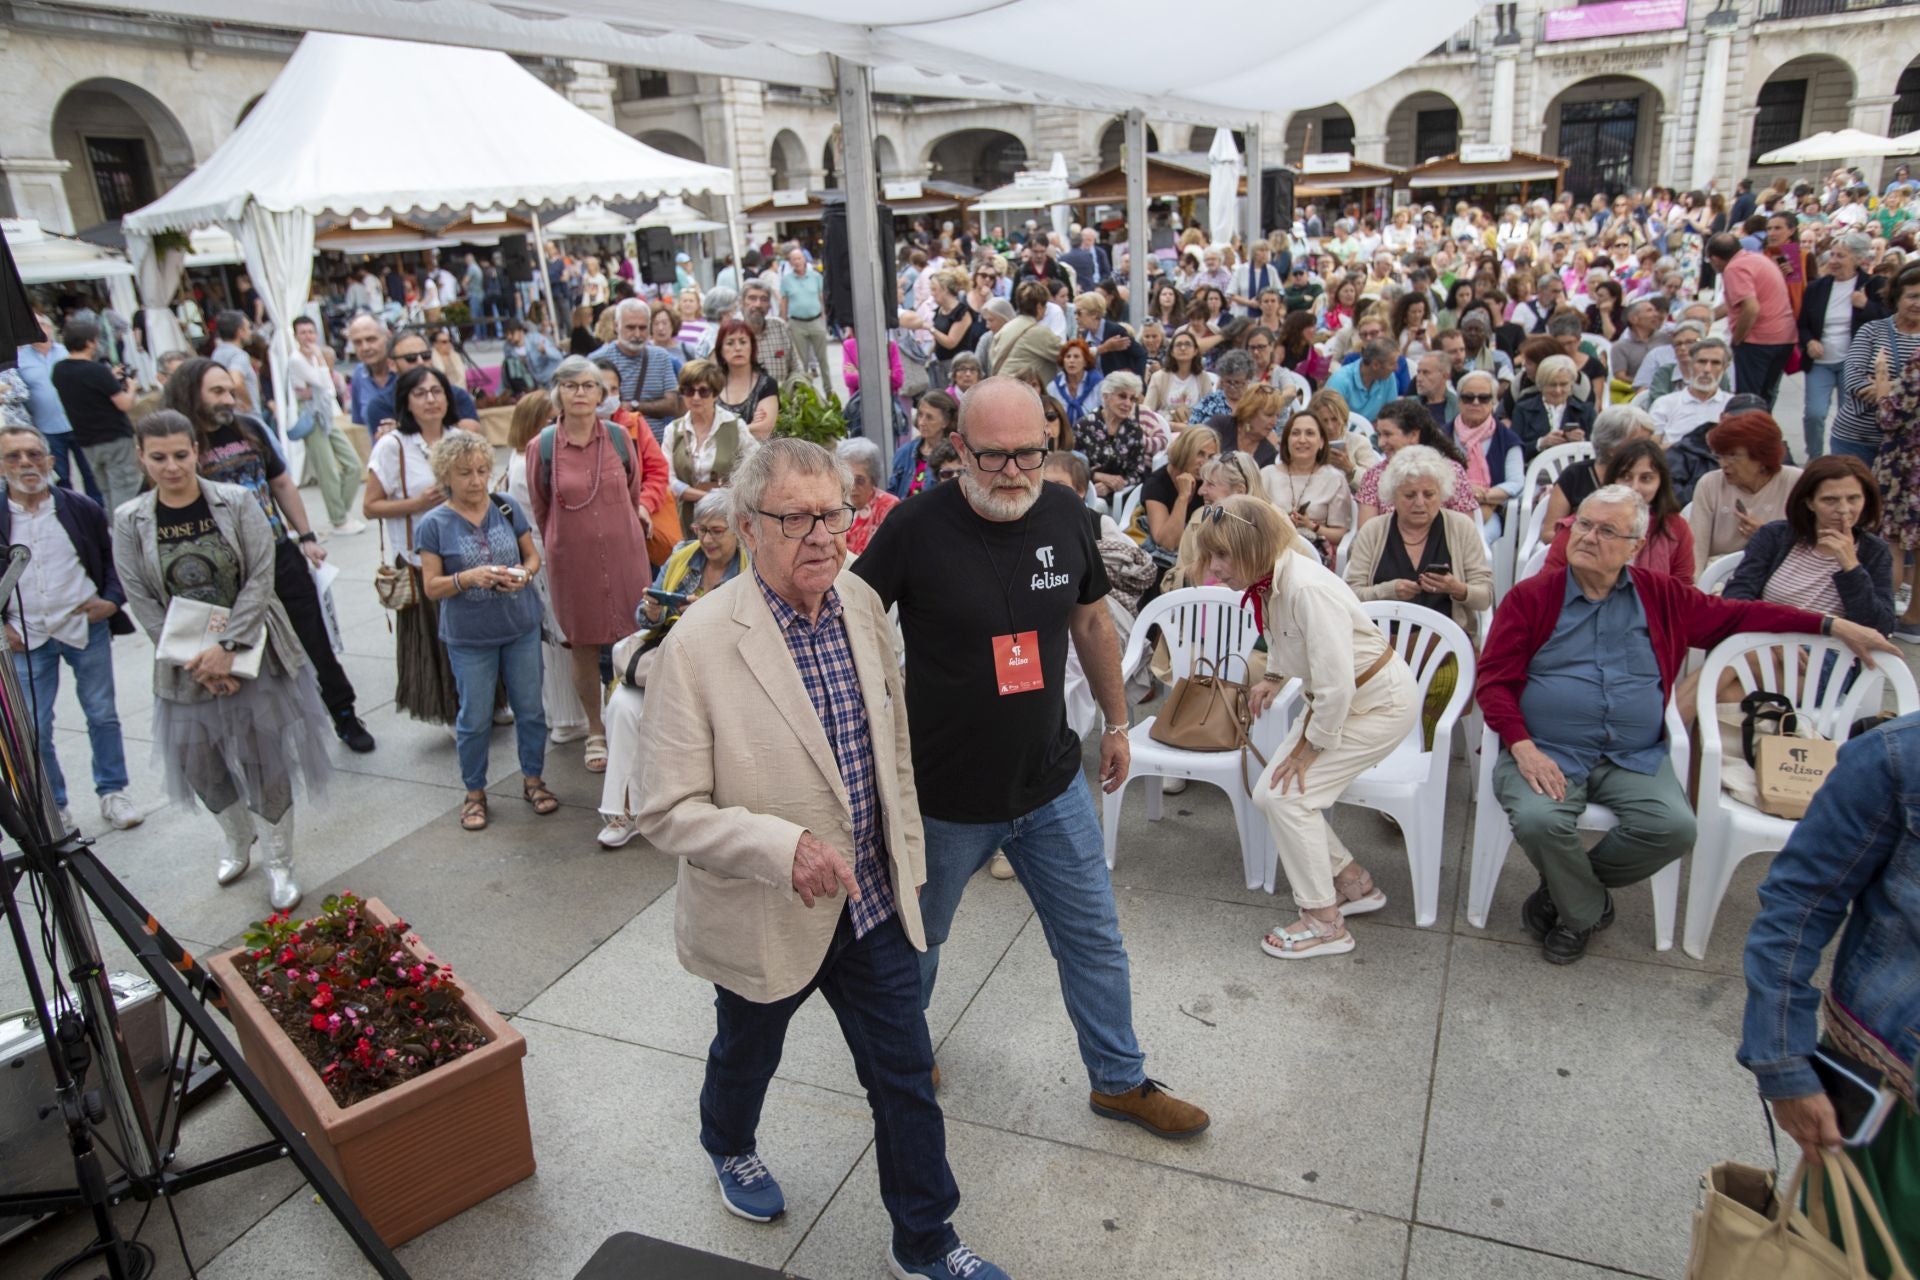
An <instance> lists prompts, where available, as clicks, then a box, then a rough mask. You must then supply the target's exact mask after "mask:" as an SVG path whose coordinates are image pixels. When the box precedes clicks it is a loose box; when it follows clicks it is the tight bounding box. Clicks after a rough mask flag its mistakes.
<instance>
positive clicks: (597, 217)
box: [547, 200, 634, 236]
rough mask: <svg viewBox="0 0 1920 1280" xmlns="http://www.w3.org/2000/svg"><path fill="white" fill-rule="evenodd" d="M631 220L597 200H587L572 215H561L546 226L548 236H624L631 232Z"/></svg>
mask: <svg viewBox="0 0 1920 1280" xmlns="http://www.w3.org/2000/svg"><path fill="white" fill-rule="evenodd" d="M633 227H634V223H633V220H632V219H630V218H623V217H621V216H620V215H619V214H617V213H615V212H614V211H613V210H611V209H609V208H607V206H605V205H604V204H601V203H600V202H599V201H598V200H589V201H587V202H586V203H585V204H583V205H581V206H580V207H579V208H577V209H575V210H574V211H573V212H572V213H563V214H561V215H560V216H559V217H557V218H555V219H554V220H553V221H552V222H549V223H548V224H547V234H548V235H550V236H624V235H626V234H627V233H628V232H630V231H632V230H633Z"/></svg>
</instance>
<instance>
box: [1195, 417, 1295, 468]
mask: <svg viewBox="0 0 1920 1280" xmlns="http://www.w3.org/2000/svg"><path fill="white" fill-rule="evenodd" d="M1207 425H1208V426H1210V427H1212V428H1213V432H1214V434H1215V435H1217V436H1219V437H1220V452H1222V453H1232V452H1233V451H1234V450H1236V449H1238V448H1239V447H1240V424H1239V423H1237V422H1235V421H1234V420H1233V415H1232V414H1230V413H1216V414H1214V415H1213V416H1212V417H1211V418H1209V419H1207ZM1279 458H1280V450H1278V449H1276V448H1275V447H1274V444H1273V441H1271V440H1262V441H1261V442H1260V443H1259V444H1257V445H1255V446H1254V447H1253V464H1254V465H1255V466H1257V467H1266V466H1272V465H1273V464H1274V463H1275V462H1277V461H1278V460H1279Z"/></svg>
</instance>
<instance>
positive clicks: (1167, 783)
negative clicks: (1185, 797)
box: [1160, 778, 1187, 796]
mask: <svg viewBox="0 0 1920 1280" xmlns="http://www.w3.org/2000/svg"><path fill="white" fill-rule="evenodd" d="M1186 789H1187V780H1186V779H1185V778H1162V779H1160V794H1161V795H1163V796H1177V795H1179V794H1180V793H1181V792H1182V791H1185V790H1186Z"/></svg>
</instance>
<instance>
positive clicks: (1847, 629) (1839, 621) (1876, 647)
mask: <svg viewBox="0 0 1920 1280" xmlns="http://www.w3.org/2000/svg"><path fill="white" fill-rule="evenodd" d="M1833 638H1834V639H1835V640H1838V641H1839V642H1840V643H1841V644H1844V645H1845V646H1847V648H1849V649H1851V650H1853V651H1854V653H1855V654H1857V655H1859V658H1860V661H1862V662H1867V661H1870V660H1871V659H1872V658H1873V655H1874V654H1876V653H1891V654H1893V655H1894V656H1895V657H1898V656H1900V650H1899V649H1898V648H1896V647H1895V645H1894V643H1893V641H1891V640H1889V639H1887V638H1886V637H1885V636H1883V635H1881V634H1880V633H1879V632H1878V631H1875V630H1874V629H1873V628H1872V627H1864V626H1861V625H1860V624H1859V623H1857V622H1849V621H1847V620H1846V619H1845V618H1835V619H1834V620H1833Z"/></svg>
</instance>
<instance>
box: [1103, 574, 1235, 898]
mask: <svg viewBox="0 0 1920 1280" xmlns="http://www.w3.org/2000/svg"><path fill="white" fill-rule="evenodd" d="M1154 627H1158V628H1159V629H1160V635H1161V637H1162V639H1164V640H1165V641H1166V645H1167V656H1168V658H1169V661H1170V665H1171V667H1172V669H1173V673H1174V676H1175V677H1176V678H1178V677H1180V676H1184V675H1186V674H1187V672H1188V671H1189V670H1190V669H1191V664H1192V663H1193V660H1194V659H1195V658H1207V659H1211V660H1213V661H1215V662H1221V661H1223V660H1230V659H1231V658H1234V657H1238V658H1240V659H1241V660H1242V661H1244V660H1245V658H1246V657H1247V655H1248V654H1250V653H1252V652H1253V646H1254V642H1255V641H1256V640H1258V639H1259V638H1260V632H1259V629H1258V628H1256V627H1255V626H1254V624H1253V610H1252V609H1249V608H1243V607H1242V606H1241V604H1240V593H1239V592H1237V591H1230V590H1228V589H1227V588H1225V587H1184V588H1182V589H1181V590H1178V591H1169V592H1168V593H1167V594H1165V595H1163V596H1160V597H1159V598H1158V599H1156V600H1154V601H1153V602H1152V603H1151V604H1149V605H1148V606H1147V607H1146V608H1145V609H1143V610H1142V611H1141V613H1140V616H1139V617H1138V618H1136V619H1134V623H1133V629H1132V631H1130V632H1128V634H1127V648H1126V652H1125V654H1123V655H1122V657H1121V660H1120V669H1121V677H1120V678H1121V679H1122V680H1126V679H1128V678H1130V677H1131V676H1132V675H1133V673H1134V672H1136V671H1138V670H1139V669H1140V666H1141V664H1142V663H1144V662H1146V661H1147V660H1148V657H1149V655H1150V654H1151V651H1152V644H1151V641H1150V640H1149V638H1148V632H1149V631H1150V630H1151V629H1152V628H1154ZM1232 668H1233V669H1232V670H1231V671H1229V672H1228V673H1227V674H1228V675H1229V676H1230V678H1232V679H1236V680H1244V679H1245V678H1246V675H1245V668H1244V667H1243V666H1242V665H1241V663H1240V662H1234V663H1233V664H1232ZM1268 715H1269V716H1271V715H1272V712H1271V711H1270V712H1269V713H1268ZM1265 718H1266V717H1263V719H1265ZM1154 719H1155V717H1152V716H1149V717H1148V718H1147V719H1145V720H1143V721H1141V722H1140V723H1139V724H1136V725H1134V726H1133V728H1132V729H1131V730H1129V731H1128V733H1127V741H1128V743H1129V745H1130V746H1131V748H1132V757H1133V763H1132V768H1131V769H1130V770H1129V771H1128V773H1127V783H1128V784H1131V783H1133V782H1134V781H1135V780H1139V779H1144V780H1145V781H1146V782H1147V784H1148V785H1147V788H1146V792H1147V819H1148V821H1150V822H1158V821H1159V820H1160V817H1161V814H1162V812H1163V806H1162V803H1161V801H1162V796H1161V790H1160V779H1161V778H1191V779H1193V780H1194V781H1197V782H1206V783H1211V784H1212V785H1213V786H1216V787H1219V788H1220V789H1221V790H1222V791H1225V792H1226V793H1227V798H1228V799H1229V800H1231V801H1232V802H1233V816H1234V826H1235V829H1236V830H1237V831H1239V833H1240V860H1241V864H1242V869H1243V870H1244V872H1245V875H1246V881H1247V887H1248V888H1249V889H1257V888H1259V887H1260V884H1261V879H1262V875H1263V868H1262V865H1261V864H1262V861H1263V857H1264V850H1265V843H1266V837H1265V836H1264V835H1262V836H1259V837H1258V838H1253V839H1250V838H1249V832H1264V831H1265V829H1266V822H1265V819H1263V818H1261V816H1260V814H1259V813H1258V812H1257V811H1256V810H1255V809H1254V807H1253V801H1252V800H1251V799H1250V798H1249V797H1248V795H1247V788H1246V784H1245V783H1244V782H1243V781H1242V779H1241V760H1240V752H1238V751H1182V750H1180V749H1179V748H1177V747H1169V746H1165V745H1163V744H1161V743H1158V742H1155V741H1154V740H1153V738H1152V737H1151V736H1150V735H1151V733H1152V729H1153V724H1154ZM1125 794H1126V786H1125V785H1123V786H1121V787H1119V788H1118V789H1116V790H1115V791H1113V792H1111V793H1109V794H1107V795H1104V796H1102V797H1101V799H1100V825H1101V828H1102V836H1103V837H1104V843H1105V846H1106V856H1107V869H1108V870H1109V871H1111V870H1112V869H1113V865H1114V855H1115V844H1116V841H1117V840H1118V838H1119V833H1120V802H1121V799H1122V798H1123V797H1124V796H1125Z"/></svg>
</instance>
